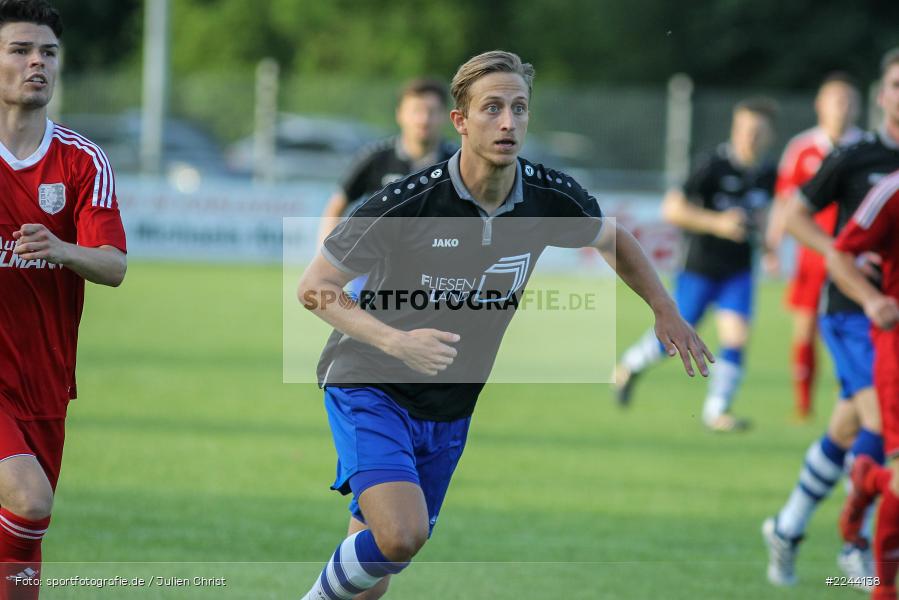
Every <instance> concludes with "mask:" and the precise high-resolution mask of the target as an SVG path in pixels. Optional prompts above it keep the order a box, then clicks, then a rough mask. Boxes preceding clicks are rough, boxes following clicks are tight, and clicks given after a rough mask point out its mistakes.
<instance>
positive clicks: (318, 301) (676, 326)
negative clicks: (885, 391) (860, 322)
mask: <svg viewBox="0 0 899 600" xmlns="http://www.w3.org/2000/svg"><path fill="white" fill-rule="evenodd" d="M533 75H534V71H533V68H532V67H531V65H529V64H527V63H522V62H521V59H519V57H518V56H516V55H515V54H511V53H508V52H502V51H494V52H487V53H485V54H481V55H479V56H476V57H474V58H472V59H470V60H469V61H468V62H467V63H465V64H464V65H462V67H460V68H459V70H458V72H457V73H456V76H455V77H454V79H453V88H452V91H453V99H454V101H455V109H454V110H453V111H452V112H451V113H450V116H451V118H452V121H453V125H454V127H455V129H456V131H457V132H459V134H460V135H461V136H462V149H461V150H460V152H459V153H457V154H455V155H454V156H453V157H452V158H450V159H449V160H448V161H445V162H443V163H440V164H438V165H436V166H434V167H432V168H428V169H425V170H424V171H420V172H418V173H415V174H414V175H412V176H410V177H408V178H406V179H403V180H402V181H401V182H398V183H396V184H391V185H389V186H387V187H386V188H385V189H384V190H382V191H380V192H378V193H377V194H375V195H374V196H372V197H371V198H369V199H368V200H367V201H366V202H365V203H364V204H363V205H362V206H361V207H360V208H359V209H357V210H356V211H355V212H354V214H353V216H352V217H351V218H350V219H348V220H347V221H345V222H344V223H343V224H341V225H340V226H339V227H338V228H337V229H336V230H335V231H334V232H333V234H332V235H330V236H329V237H328V238H327V240H326V241H325V243H324V246H323V248H322V251H321V253H320V254H319V255H318V256H316V257H315V259H313V262H312V263H311V264H310V266H309V267H308V268H307V269H306V271H305V272H304V274H303V276H302V278H301V280H300V284H299V289H298V296H299V299H300V302H301V303H303V305H304V306H305V307H306V308H308V309H310V310H311V311H312V312H313V313H314V314H316V315H317V316H319V317H320V318H322V319H323V320H324V321H326V322H327V323H329V324H330V325H332V326H333V327H334V329H335V332H334V335H332V337H331V339H330V340H329V342H328V345H327V347H326V348H325V351H324V353H323V355H322V359H321V362H320V365H319V376H320V382H321V384H322V386H323V387H324V390H325V406H326V409H327V412H328V419H329V423H330V425H331V430H332V433H333V436H334V443H335V446H336V448H337V454H338V474H337V479H336V481H335V482H334V484H333V486H332V488H333V489H335V490H339V491H341V492H342V493H344V494H348V493H350V492H352V493H353V501H352V502H351V504H350V510H351V514H352V516H351V519H350V528H349V533H350V536H349V537H348V538H347V539H345V540H344V541H343V542H341V544H340V545H339V546H338V548H337V550H336V551H335V552H334V555H333V556H332V558H331V560H330V561H329V562H328V564H327V566H326V567H325V568H324V570H323V571H322V573H321V575H320V577H319V578H318V580H317V581H316V582H315V584H314V585H313V587H312V589H311V590H310V591H309V592H308V593H307V594H306V596H304V599H305V600H349V599H350V598H356V599H357V600H360V599H364V600H372V599H375V598H380V597H381V596H382V595H383V594H384V593H385V592H386V589H387V584H388V579H389V578H390V576H392V575H394V574H396V573H399V572H400V571H402V570H403V569H404V568H405V567H406V566H407V565H408V564H409V561H410V560H411V559H412V557H413V556H415V554H416V553H417V552H418V551H419V550H420V549H421V547H422V546H423V545H424V544H425V542H426V540H427V539H428V537H429V536H430V533H431V530H432V528H433V526H434V524H435V522H436V520H437V515H438V513H439V511H440V507H441V504H442V502H443V499H444V496H445V494H446V491H447V488H448V486H449V481H450V478H451V476H452V473H453V470H454V469H455V467H456V465H457V463H458V461H459V458H460V457H461V454H462V449H463V447H464V445H465V439H466V436H467V433H468V427H469V423H470V419H471V413H472V411H473V410H474V405H475V401H476V400H477V397H478V394H479V392H480V391H481V388H482V387H483V384H484V381H485V380H486V377H487V375H489V372H490V369H491V366H492V364H493V360H494V358H495V356H496V352H497V349H498V347H499V344H500V341H501V339H502V336H503V333H504V331H505V328H506V325H507V324H508V323H509V321H510V319H511V317H512V316H513V314H514V307H515V304H514V302H510V301H511V300H512V299H513V298H514V296H515V295H516V294H519V293H520V292H522V291H523V290H524V287H525V286H526V284H527V280H528V277H529V276H530V274H531V272H532V270H533V266H534V263H535V262H536V260H537V259H538V257H539V255H540V253H541V252H542V251H543V249H544V248H546V247H547V246H567V247H579V246H586V245H592V246H594V247H595V248H597V249H598V250H599V251H600V252H602V253H603V255H604V256H605V257H606V259H607V260H608V261H609V262H610V264H611V265H612V266H613V267H614V268H615V270H616V271H617V273H618V275H619V276H620V277H621V278H622V279H623V280H624V281H625V283H627V284H628V285H629V286H630V287H631V288H633V289H634V290H635V291H636V292H637V293H638V294H639V295H640V296H641V297H642V298H643V299H644V300H645V301H646V303H647V304H648V305H649V306H650V307H651V308H652V309H653V312H654V314H655V318H656V323H655V331H656V332H657V334H658V336H659V338H660V339H661V340H662V341H663V342H664V344H665V347H666V349H667V351H668V353H669V354H670V355H672V356H673V355H675V354H677V353H680V356H681V359H682V360H683V363H684V368H685V369H686V371H687V372H688V374H690V375H693V374H694V367H693V363H694V362H695V364H696V365H697V367H698V368H699V371H700V372H701V373H702V374H703V375H706V374H707V373H708V368H707V366H706V359H709V360H711V355H710V354H709V352H708V349H707V348H706V347H705V345H704V344H703V343H702V341H701V340H700V339H699V337H698V336H697V335H696V333H695V332H694V331H693V329H692V328H691V327H690V326H689V325H688V324H687V323H686V322H685V321H684V320H683V319H682V318H681V317H680V315H679V314H678V312H677V308H676V306H675V304H674V301H673V300H672V299H671V297H670V296H669V295H668V293H667V292H666V291H665V289H664V287H663V286H662V284H661V282H660V281H659V279H658V277H657V276H656V274H655V271H654V270H653V269H652V266H651V265H650V263H649V261H648V260H647V258H646V256H645V255H644V254H643V251H642V250H641V249H640V246H639V245H638V244H637V242H636V240H635V239H634V238H633V236H631V235H630V234H629V233H627V232H626V231H625V230H623V229H621V228H618V227H617V226H616V225H615V224H614V221H612V220H606V219H604V218H603V214H602V211H601V210H600V208H599V205H598V203H597V201H596V199H595V198H593V197H592V196H590V195H589V194H588V193H587V192H586V191H585V190H584V189H583V188H582V187H581V186H580V185H578V184H577V183H576V182H575V181H573V180H572V179H571V178H569V177H568V176H566V175H564V174H562V173H558V172H556V171H553V170H550V169H547V168H545V167H543V166H541V165H536V164H532V163H530V162H528V161H526V160H523V159H520V158H519V157H518V153H519V150H520V148H521V146H522V144H523V143H524V138H525V134H526V132H527V126H528V119H529V116H530V113H529V109H528V106H529V102H530V98H531V83H532V80H533ZM448 217H450V218H448ZM452 217H456V218H452ZM366 272H367V273H370V274H371V281H372V285H369V286H366V287H368V288H370V289H371V294H370V295H369V297H362V298H360V301H359V304H355V303H352V302H348V301H347V298H346V296H345V295H343V294H342V287H343V286H344V284H346V282H347V281H349V280H350V279H351V278H353V277H355V276H356V275H358V274H359V273H366ZM384 291H386V292H389V293H388V294H387V295H386V296H382V295H380V292H384ZM401 294H404V295H405V297H406V298H407V300H408V301H407V302H404V303H400V302H399V299H400V295H401ZM385 297H386V298H387V301H388V302H393V303H394V310H390V311H386V312H385V311H383V310H382V308H381V306H380V305H379V304H378V303H379V302H380V301H381V300H382V298H385ZM327 298H339V299H340V301H336V302H330V303H329V302H327V301H326V299H327ZM413 298H418V300H417V301H416V300H413ZM451 304H457V305H458V304H464V309H463V310H452V309H451V306H450V305H451ZM491 306H494V307H496V308H495V309H493V310H491V309H490V307H491ZM538 350H539V349H535V351H538Z"/></svg>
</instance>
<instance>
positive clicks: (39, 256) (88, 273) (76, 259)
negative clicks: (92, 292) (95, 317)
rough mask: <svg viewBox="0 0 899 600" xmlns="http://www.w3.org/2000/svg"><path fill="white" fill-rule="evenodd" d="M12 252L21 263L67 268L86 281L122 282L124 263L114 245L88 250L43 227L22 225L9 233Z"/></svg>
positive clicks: (122, 256) (28, 224)
mask: <svg viewBox="0 0 899 600" xmlns="http://www.w3.org/2000/svg"><path fill="white" fill-rule="evenodd" d="M13 239H15V240H16V246H15V250H14V252H15V253H16V254H18V255H19V256H20V257H21V258H23V259H24V260H46V261H47V262H51V263H53V264H57V265H62V266H64V267H66V268H68V269H71V270H72V271H74V272H75V273H77V274H78V275H80V276H81V277H83V278H84V279H86V280H87V281H90V282H91V283H97V284H100V285H108V286H111V287H117V286H119V285H120V284H121V283H122V281H123V280H124V279H125V271H126V270H127V268H128V261H127V258H126V256H125V253H124V252H122V251H121V250H119V249H118V248H115V247H114V246H100V247H98V248H88V247H86V246H79V245H78V244H71V243H69V242H64V241H62V240H60V239H59V238H58V237H56V235H54V234H53V232H52V231H50V230H49V229H47V227H45V226H44V225H40V224H36V223H26V224H24V225H22V226H21V227H20V228H19V230H18V231H15V232H13Z"/></svg>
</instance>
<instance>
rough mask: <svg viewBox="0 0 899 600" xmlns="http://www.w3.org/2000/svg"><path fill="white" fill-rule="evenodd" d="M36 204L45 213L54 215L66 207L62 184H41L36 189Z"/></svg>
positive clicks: (64, 189) (64, 191)
mask: <svg viewBox="0 0 899 600" xmlns="http://www.w3.org/2000/svg"><path fill="white" fill-rule="evenodd" d="M37 202H38V204H40V205H41V208H42V209H44V212H45V213H47V214H50V215H55V214H56V213H58V212H59V211H61V210H62V207H63V206H65V205H66V186H65V185H64V184H62V183H42V184H41V185H40V186H39V187H38V188H37Z"/></svg>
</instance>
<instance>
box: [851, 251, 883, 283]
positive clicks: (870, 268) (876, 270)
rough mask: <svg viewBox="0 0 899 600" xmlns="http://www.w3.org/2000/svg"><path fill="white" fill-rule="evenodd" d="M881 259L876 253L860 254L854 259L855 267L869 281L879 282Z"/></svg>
mask: <svg viewBox="0 0 899 600" xmlns="http://www.w3.org/2000/svg"><path fill="white" fill-rule="evenodd" d="M882 264H883V258H881V256H880V255H879V254H877V253H876V252H862V253H861V254H859V255H858V256H857V257H856V259H855V265H856V266H857V267H858V270H859V271H861V272H862V274H863V275H864V276H865V277H867V278H868V279H870V280H871V281H875V282H879V281H880V278H881V276H882V275H881V265H882Z"/></svg>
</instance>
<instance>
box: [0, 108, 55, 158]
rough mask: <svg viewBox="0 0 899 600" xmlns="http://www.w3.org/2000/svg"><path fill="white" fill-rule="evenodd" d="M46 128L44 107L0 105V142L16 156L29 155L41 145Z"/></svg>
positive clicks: (23, 156)
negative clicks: (25, 108) (29, 108)
mask: <svg viewBox="0 0 899 600" xmlns="http://www.w3.org/2000/svg"><path fill="white" fill-rule="evenodd" d="M46 130H47V110H46V109H43V108H42V109H40V110H23V109H22V108H20V107H0V143H2V144H3V146H4V147H6V149H7V150H9V151H10V152H11V153H12V155H13V156H15V157H16V158H18V159H23V158H28V157H29V156H31V155H32V154H33V153H34V151H35V150H37V149H38V147H39V146H40V145H41V140H43V139H44V133H45V132H46Z"/></svg>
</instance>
